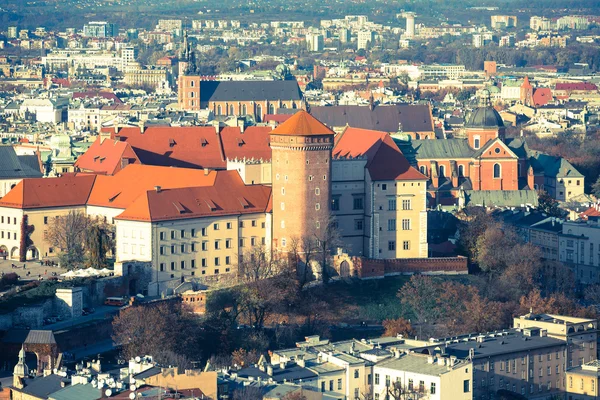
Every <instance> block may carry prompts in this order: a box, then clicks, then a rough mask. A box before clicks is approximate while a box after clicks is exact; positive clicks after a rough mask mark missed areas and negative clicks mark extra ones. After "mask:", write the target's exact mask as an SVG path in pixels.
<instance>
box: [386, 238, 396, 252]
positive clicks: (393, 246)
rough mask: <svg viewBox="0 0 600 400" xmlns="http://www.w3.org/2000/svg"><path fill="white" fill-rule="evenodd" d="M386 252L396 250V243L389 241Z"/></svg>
mask: <svg viewBox="0 0 600 400" xmlns="http://www.w3.org/2000/svg"><path fill="white" fill-rule="evenodd" d="M388 250H389V251H394V250H396V242H395V241H394V240H390V241H389V242H388Z"/></svg>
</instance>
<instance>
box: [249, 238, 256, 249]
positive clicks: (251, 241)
mask: <svg viewBox="0 0 600 400" xmlns="http://www.w3.org/2000/svg"><path fill="white" fill-rule="evenodd" d="M250 246H252V247H254V246H256V238H255V237H251V238H250Z"/></svg>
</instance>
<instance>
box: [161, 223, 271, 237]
mask: <svg viewBox="0 0 600 400" xmlns="http://www.w3.org/2000/svg"><path fill="white" fill-rule="evenodd" d="M250 226H252V227H253V228H254V227H257V226H258V221H257V220H255V219H253V220H251V221H250ZM238 227H240V228H244V227H245V221H239V223H238ZM212 228H213V230H215V231H218V230H220V229H221V224H220V223H218V222H216V223H214V224H213V225H212ZM225 228H226V229H233V222H227V223H226V224H225ZM261 228H262V229H264V228H265V223H264V222H262V223H261ZM170 232H171V233H170V237H171V239H185V238H188V237H190V238H194V237H196V229H193V228H192V229H190V231H189V233H187V231H186V230H185V229H180V230H179V231H177V230H171V231H170ZM178 232H179V235H178V234H177V233H178ZM200 235H201V236H208V228H202V229H201V230H200ZM159 237H160V240H166V239H167V232H165V231H161V232H160V233H159Z"/></svg>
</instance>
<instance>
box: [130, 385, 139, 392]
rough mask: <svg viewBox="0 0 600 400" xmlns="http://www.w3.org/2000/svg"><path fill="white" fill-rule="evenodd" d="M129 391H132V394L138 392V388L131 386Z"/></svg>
mask: <svg viewBox="0 0 600 400" xmlns="http://www.w3.org/2000/svg"><path fill="white" fill-rule="evenodd" d="M129 390H131V391H132V392H135V391H136V390H137V386H135V385H131V386H129Z"/></svg>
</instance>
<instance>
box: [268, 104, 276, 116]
mask: <svg viewBox="0 0 600 400" xmlns="http://www.w3.org/2000/svg"><path fill="white" fill-rule="evenodd" d="M269 114H271V115H273V114H275V105H274V104H273V103H271V104H269Z"/></svg>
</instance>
